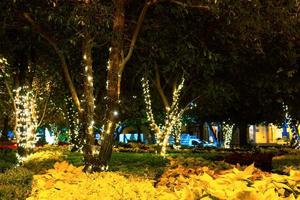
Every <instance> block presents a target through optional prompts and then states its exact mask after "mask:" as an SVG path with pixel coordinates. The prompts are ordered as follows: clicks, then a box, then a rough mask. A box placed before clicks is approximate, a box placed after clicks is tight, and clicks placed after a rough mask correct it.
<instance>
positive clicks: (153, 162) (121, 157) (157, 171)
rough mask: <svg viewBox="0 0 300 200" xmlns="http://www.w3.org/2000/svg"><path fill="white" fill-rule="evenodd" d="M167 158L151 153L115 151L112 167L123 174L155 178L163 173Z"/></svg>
mask: <svg viewBox="0 0 300 200" xmlns="http://www.w3.org/2000/svg"><path fill="white" fill-rule="evenodd" d="M166 164H167V160H166V159H164V158H162V157H161V156H158V155H154V154H151V153H124V152H122V153H116V152H115V153H113V155H112V160H111V163H110V168H111V170H112V171H117V172H119V173H122V174H124V175H125V174H127V175H128V174H130V175H134V176H143V177H147V178H151V179H154V178H156V177H158V176H160V175H161V174H162V173H163V169H164V167H165V166H166Z"/></svg>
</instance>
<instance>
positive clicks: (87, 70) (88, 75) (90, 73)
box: [83, 54, 97, 155]
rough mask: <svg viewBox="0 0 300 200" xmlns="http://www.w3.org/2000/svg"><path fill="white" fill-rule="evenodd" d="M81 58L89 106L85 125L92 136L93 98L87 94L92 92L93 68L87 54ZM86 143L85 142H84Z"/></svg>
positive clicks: (87, 104)
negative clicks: (83, 64) (88, 114)
mask: <svg viewBox="0 0 300 200" xmlns="http://www.w3.org/2000/svg"><path fill="white" fill-rule="evenodd" d="M83 60H84V63H85V66H84V69H85V70H84V75H85V76H86V81H85V83H84V84H85V87H86V90H85V91H86V92H87V94H86V95H85V96H86V98H85V105H86V106H87V107H91V108H90V109H87V110H90V112H91V113H90V116H88V118H87V125H88V127H87V128H88V130H87V131H88V135H89V136H92V137H94V124H95V121H94V119H93V114H94V109H95V107H96V106H95V98H94V97H93V98H90V97H89V96H88V95H91V94H93V90H94V88H93V68H92V65H90V63H89V62H88V58H87V55H86V54H84V55H83ZM85 143H86V142H85ZM91 150H92V155H95V154H96V153H97V151H96V149H95V148H92V149H91Z"/></svg>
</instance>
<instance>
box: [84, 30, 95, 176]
mask: <svg viewBox="0 0 300 200" xmlns="http://www.w3.org/2000/svg"><path fill="white" fill-rule="evenodd" d="M91 42H92V41H91V39H90V38H89V36H86V37H85V39H84V40H83V45H82V53H83V62H84V75H85V77H84V81H83V83H84V87H83V92H84V97H85V102H84V112H83V116H82V125H83V127H82V128H83V131H84V137H85V140H86V141H85V143H84V146H83V151H84V161H85V169H84V170H87V171H88V170H91V169H92V166H93V165H94V163H93V162H94V161H93V160H94V159H93V157H94V154H95V149H94V148H93V145H94V143H95V142H94V128H93V125H94V120H93V117H94V105H95V104H94V86H93V62H92V44H91Z"/></svg>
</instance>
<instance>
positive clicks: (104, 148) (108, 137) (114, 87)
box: [94, 0, 125, 170]
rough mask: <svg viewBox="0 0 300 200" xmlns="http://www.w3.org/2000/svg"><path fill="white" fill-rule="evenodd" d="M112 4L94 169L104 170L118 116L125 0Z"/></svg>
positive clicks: (110, 151) (109, 156)
mask: <svg viewBox="0 0 300 200" xmlns="http://www.w3.org/2000/svg"><path fill="white" fill-rule="evenodd" d="M114 4H115V13H114V24H113V38H112V43H111V51H110V55H109V66H108V72H107V107H106V111H105V125H104V132H103V135H102V141H101V147H100V152H99V157H98V163H97V165H98V166H97V168H96V169H94V170H106V169H107V168H108V162H109V160H110V158H111V154H112V145H113V136H114V130H115V128H116V122H117V117H118V116H117V115H118V107H119V105H118V100H119V99H118V74H119V71H120V67H121V64H122V54H123V32H124V23H125V21H124V20H125V1H124V0H115V1H114Z"/></svg>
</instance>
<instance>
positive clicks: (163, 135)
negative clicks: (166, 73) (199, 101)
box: [141, 78, 184, 156]
mask: <svg viewBox="0 0 300 200" xmlns="http://www.w3.org/2000/svg"><path fill="white" fill-rule="evenodd" d="M141 82H142V87H143V94H144V101H145V104H146V115H147V120H148V121H149V122H150V127H151V130H152V131H153V132H154V133H155V137H156V142H157V145H158V146H159V147H160V148H161V149H160V152H159V153H160V155H162V156H165V154H166V150H167V145H168V143H169V138H170V135H171V133H172V131H173V132H175V134H176V136H177V135H178V134H180V130H175V129H178V128H179V127H181V125H180V123H181V118H182V115H183V113H184V109H179V107H178V104H179V97H180V94H181V91H182V89H183V86H184V78H182V81H181V83H180V84H179V85H178V87H177V88H175V90H174V91H173V99H172V105H171V106H170V108H168V109H167V111H166V117H165V120H164V124H163V125H162V126H161V127H159V126H158V125H157V123H156V122H155V119H154V116H153V111H152V105H151V96H150V91H149V81H148V80H147V79H145V78H142V80H141ZM178 132H179V133H178ZM176 136H174V137H176Z"/></svg>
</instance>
